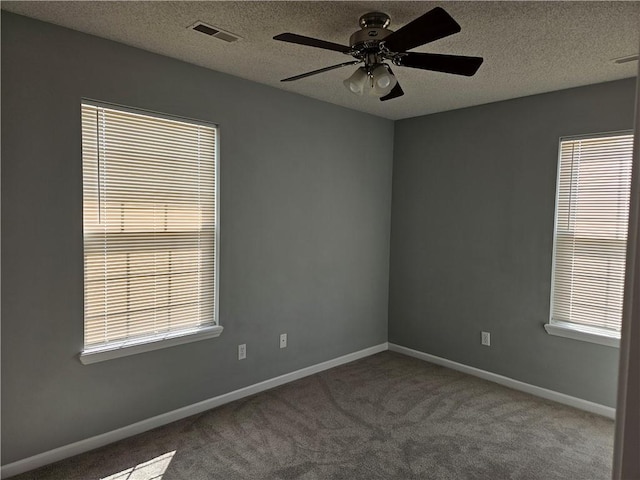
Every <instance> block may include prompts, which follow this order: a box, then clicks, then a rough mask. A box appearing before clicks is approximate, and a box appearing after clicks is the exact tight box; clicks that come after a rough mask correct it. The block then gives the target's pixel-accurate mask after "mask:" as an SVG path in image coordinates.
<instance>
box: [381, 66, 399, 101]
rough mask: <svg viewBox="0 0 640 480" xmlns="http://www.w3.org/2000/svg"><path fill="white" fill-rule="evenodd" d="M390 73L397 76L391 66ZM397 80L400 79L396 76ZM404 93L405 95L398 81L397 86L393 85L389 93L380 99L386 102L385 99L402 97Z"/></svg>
mask: <svg viewBox="0 0 640 480" xmlns="http://www.w3.org/2000/svg"><path fill="white" fill-rule="evenodd" d="M389 73H391V75H393V76H394V77H395V75H394V74H393V72H392V71H391V68H389ZM397 80H398V78H397V77H396V81H397ZM403 95H404V91H403V90H402V87H401V86H400V82H397V83H396V86H395V87H393V88H392V89H391V91H390V92H389V93H387V94H386V95H385V96H384V97H380V101H381V102H384V101H385V100H391V99H393V98H398V97H401V96H403Z"/></svg>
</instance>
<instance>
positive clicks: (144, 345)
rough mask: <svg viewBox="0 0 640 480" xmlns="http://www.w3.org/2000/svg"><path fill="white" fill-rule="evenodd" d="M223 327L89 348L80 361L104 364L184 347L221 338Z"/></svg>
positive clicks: (81, 354)
mask: <svg viewBox="0 0 640 480" xmlns="http://www.w3.org/2000/svg"><path fill="white" fill-rule="evenodd" d="M222 330H223V327H221V326H220V325H214V326H211V327H205V328H198V329H193V330H188V331H184V330H183V331H180V332H170V333H168V334H165V335H162V336H157V337H146V338H139V339H136V340H128V341H125V342H118V343H113V344H111V345H108V346H101V347H95V348H89V349H86V350H84V351H83V352H82V353H80V361H81V362H82V363H83V364H84V365H88V364H90V363H97V362H103V361H105V360H111V359H113V358H119V357H126V356H128V355H135V354H137V353H143V352H150V351H152V350H159V349H161V348H167V347H173V346H174V345H182V344H183V343H190V342H197V341H199V340H205V339H207V338H214V337H218V336H220V334H221V333H222Z"/></svg>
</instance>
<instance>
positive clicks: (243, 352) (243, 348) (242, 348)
mask: <svg viewBox="0 0 640 480" xmlns="http://www.w3.org/2000/svg"><path fill="white" fill-rule="evenodd" d="M245 358H247V344H246V343H243V344H242V345H238V360H244V359H245Z"/></svg>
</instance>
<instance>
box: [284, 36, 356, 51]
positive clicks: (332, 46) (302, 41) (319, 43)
mask: <svg viewBox="0 0 640 480" xmlns="http://www.w3.org/2000/svg"><path fill="white" fill-rule="evenodd" d="M273 39H274V40H280V41H281V42H289V43H297V44H298V45H307V46H309V47H316V48H324V49H325V50H334V51H336V52H341V53H349V51H351V47H349V46H347V45H340V44H338V43H333V42H327V41H325V40H318V39H317V38H311V37H305V36H304V35H297V34H295V33H281V34H280V35H276V36H275V37H273Z"/></svg>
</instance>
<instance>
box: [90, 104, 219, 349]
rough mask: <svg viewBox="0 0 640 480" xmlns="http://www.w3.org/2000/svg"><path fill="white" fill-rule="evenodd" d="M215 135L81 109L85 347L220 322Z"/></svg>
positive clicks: (164, 121) (200, 127)
mask: <svg viewBox="0 0 640 480" xmlns="http://www.w3.org/2000/svg"><path fill="white" fill-rule="evenodd" d="M216 135H217V130H216V128H215V127H213V126H210V125H205V124H196V123H191V122H188V121H182V120H177V119H174V118H162V117H159V116H157V115H153V116H150V115H144V114H143V113H137V112H131V111H124V110H122V111H121V110H117V109H113V108H107V107H102V106H97V105H90V104H83V105H82V159H83V182H84V188H83V192H84V198H83V200H84V208H83V212H84V213H83V224H84V252H85V262H84V267H85V268H84V287H85V288H84V292H85V293H84V301H85V332H84V334H85V349H86V348H96V347H101V346H108V345H109V344H111V343H113V344H116V343H119V342H122V341H127V340H136V339H146V338H149V339H151V340H153V339H155V337H154V336H157V335H162V334H166V333H167V332H174V331H175V332H179V331H183V330H184V331H187V330H189V331H191V330H192V329H194V328H196V329H197V328H199V327H207V326H211V325H215V324H216V323H217V319H216V318H215V312H216V306H215V298H216V295H215V289H216V282H215V279H216V275H215V270H216V245H215V238H216V231H215V225H216V205H215V199H216V141H217V138H216Z"/></svg>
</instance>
